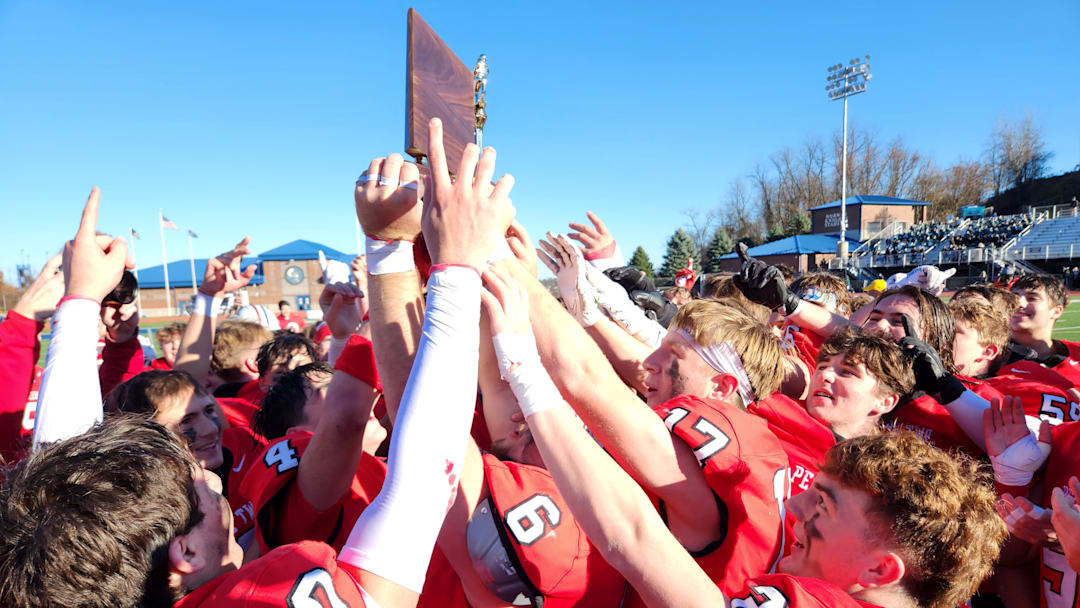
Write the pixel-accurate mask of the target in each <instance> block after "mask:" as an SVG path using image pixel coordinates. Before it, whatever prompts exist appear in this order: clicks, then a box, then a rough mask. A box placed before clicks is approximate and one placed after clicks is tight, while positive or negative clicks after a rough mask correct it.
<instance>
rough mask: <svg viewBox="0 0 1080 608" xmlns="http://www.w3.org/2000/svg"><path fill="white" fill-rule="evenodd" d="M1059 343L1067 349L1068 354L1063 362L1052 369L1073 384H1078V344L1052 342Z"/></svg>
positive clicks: (1079, 364)
mask: <svg viewBox="0 0 1080 608" xmlns="http://www.w3.org/2000/svg"><path fill="white" fill-rule="evenodd" d="M1054 342H1060V343H1061V344H1063V345H1064V346H1065V348H1066V349H1068V351H1069V354H1068V356H1067V357H1066V358H1065V360H1064V361H1062V362H1061V363H1058V364H1057V365H1055V366H1054V367H1053V368H1052V369H1053V370H1054V371H1055V372H1057V373H1059V374H1061V375H1062V376H1065V377H1066V378H1067V379H1068V380H1069V381H1070V382H1072V383H1073V384H1080V342H1069V341H1068V340H1054Z"/></svg>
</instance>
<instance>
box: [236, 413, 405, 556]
mask: <svg viewBox="0 0 1080 608" xmlns="http://www.w3.org/2000/svg"><path fill="white" fill-rule="evenodd" d="M311 437H312V434H311V433H310V432H309V431H294V432H292V433H289V434H287V435H285V436H284V437H281V438H279V439H276V440H273V441H270V442H269V443H268V445H267V446H266V448H265V449H264V450H262V451H261V452H260V453H258V454H257V455H256V456H255V457H254V458H252V460H253V463H252V464H251V468H250V470H249V471H248V472H247V474H245V475H244V478H243V481H242V483H241V484H240V488H239V493H238V494H239V497H238V499H237V501H236V502H233V501H230V504H232V505H233V519H234V521H235V522H236V523H235V526H236V532H237V534H238V535H239V534H243V532H244V531H246V529H248V528H250V527H252V526H254V528H255V538H256V540H257V541H258V543H259V548H260V549H261V550H262V553H264V554H265V553H267V552H269V551H270V550H271V549H273V548H274V547H278V546H281V545H286V544H289V543H294V542H300V541H302V540H317V541H321V542H325V543H327V544H329V545H330V546H332V547H333V548H334V549H335V550H337V551H340V550H341V547H342V546H343V545H344V544H345V541H346V540H347V539H348V537H349V532H350V531H351V530H352V527H353V524H355V523H356V519H357V518H358V517H360V513H362V512H363V510H364V509H365V508H367V506H368V505H369V504H371V501H372V500H374V499H375V496H376V495H378V493H379V490H380V489H382V483H383V480H384V479H385V477H386V465H385V464H384V463H383V462H382V461H381V460H379V459H378V458H375V457H374V456H370V455H368V454H364V457H363V459H361V461H360V466H359V467H357V469H356V475H355V476H354V477H353V481H352V485H351V486H350V487H349V491H348V492H346V493H345V495H344V496H342V497H341V499H340V500H339V501H338V503H337V504H336V505H334V506H333V507H331V508H330V509H329V510H327V511H323V512H320V511H316V510H315V509H314V508H313V507H312V506H311V505H310V504H308V502H307V500H305V499H304V497H303V495H302V494H301V492H300V487H299V486H298V485H297V484H295V483H293V482H294V481H296V473H297V472H298V471H299V470H300V459H301V458H302V457H303V455H304V450H306V449H307V446H308V443H310V442H311ZM256 524H257V525H256Z"/></svg>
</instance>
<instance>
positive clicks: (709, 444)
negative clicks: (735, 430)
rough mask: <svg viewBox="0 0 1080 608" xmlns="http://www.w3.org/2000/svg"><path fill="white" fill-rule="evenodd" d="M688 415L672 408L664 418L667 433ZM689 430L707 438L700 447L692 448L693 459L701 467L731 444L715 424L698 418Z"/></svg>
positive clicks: (687, 411)
mask: <svg viewBox="0 0 1080 608" xmlns="http://www.w3.org/2000/svg"><path fill="white" fill-rule="evenodd" d="M689 414H690V411H689V410H687V409H686V408H681V407H673V408H671V411H670V412H668V415H667V417H666V418H664V424H665V425H666V426H667V428H668V430H669V431H671V430H674V428H675V425H676V424H679V423H680V422H682V419H683V418H686V416H687V415H689ZM690 428H692V429H694V430H695V431H697V432H698V433H701V434H702V435H703V436H705V437H707V439H706V440H705V441H704V442H702V443H701V445H699V446H697V447H695V448H694V458H697V460H698V462H700V463H701V464H702V465H704V464H705V461H706V460H708V459H710V458H712V457H713V456H714V455H715V454H716V453H717V452H719V451H720V450H722V449H724V448H726V447H727V445H728V444H729V443H731V438H730V437H728V436H727V435H725V434H724V432H723V431H721V430H720V429H718V428H717V427H716V425H715V424H713V423H711V422H709V421H708V420H706V419H705V418H702V417H700V416H699V417H698V419H697V420H695V421H694V424H692V425H691V426H690Z"/></svg>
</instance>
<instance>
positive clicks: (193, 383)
mask: <svg viewBox="0 0 1080 608" xmlns="http://www.w3.org/2000/svg"><path fill="white" fill-rule="evenodd" d="M187 391H191V392H193V393H194V394H196V395H200V396H209V393H207V392H206V388H204V387H203V386H202V385H201V384H199V382H198V381H197V380H195V378H194V376H192V375H191V374H189V373H187V372H184V371H178V370H171V371H164V370H157V369H152V370H147V371H145V372H142V373H141V374H138V375H136V376H135V377H133V378H131V379H130V380H128V381H126V382H123V383H121V384H118V385H117V386H116V388H114V389H113V390H111V391H109V394H108V395H106V396H105V411H106V412H109V413H114V412H122V413H125V414H138V415H140V416H143V417H146V418H153V417H154V416H155V415H156V414H157V413H158V411H160V410H161V409H162V407H164V406H165V405H167V404H166V401H168V400H170V399H173V398H174V397H176V396H177V395H180V394H187Z"/></svg>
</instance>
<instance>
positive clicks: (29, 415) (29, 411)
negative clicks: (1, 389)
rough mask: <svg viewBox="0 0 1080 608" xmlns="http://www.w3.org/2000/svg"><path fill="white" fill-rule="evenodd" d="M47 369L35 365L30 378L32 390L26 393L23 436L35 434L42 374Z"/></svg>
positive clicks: (27, 436)
mask: <svg viewBox="0 0 1080 608" xmlns="http://www.w3.org/2000/svg"><path fill="white" fill-rule="evenodd" d="M43 371H45V370H43V369H41V368H40V367H39V366H37V365H35V366H34V375H33V376H31V378H30V392H29V393H27V395H26V407H25V408H24V409H23V419H22V436H23V437H25V438H29V437H31V436H32V435H33V434H34V415H35V414H37V400H38V392H39V391H40V390H41V374H42V372H43Z"/></svg>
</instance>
